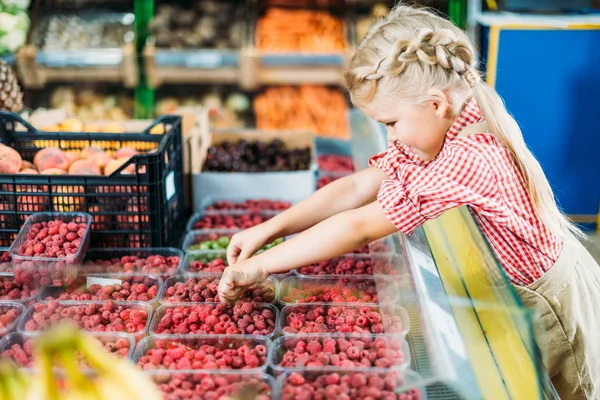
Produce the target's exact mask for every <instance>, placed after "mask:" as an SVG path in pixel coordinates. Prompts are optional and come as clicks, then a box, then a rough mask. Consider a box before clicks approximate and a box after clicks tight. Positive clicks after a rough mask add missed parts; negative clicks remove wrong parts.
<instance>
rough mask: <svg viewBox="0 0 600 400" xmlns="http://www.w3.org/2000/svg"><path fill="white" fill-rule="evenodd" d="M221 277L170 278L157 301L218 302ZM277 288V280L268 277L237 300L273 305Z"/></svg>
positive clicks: (215, 275) (204, 274) (214, 275)
mask: <svg viewBox="0 0 600 400" xmlns="http://www.w3.org/2000/svg"><path fill="white" fill-rule="evenodd" d="M222 275H223V274H221V273H195V274H192V273H187V274H184V275H175V276H172V277H170V278H168V279H167V280H166V281H165V282H164V285H163V287H162V290H161V291H160V294H159V296H158V301H159V302H160V303H161V304H169V303H188V302H189V303H199V302H200V303H201V302H218V301H219V299H218V292H217V287H218V285H219V281H220V279H221V276H222ZM277 288H278V282H277V280H276V279H275V278H273V277H269V278H268V279H267V280H266V281H264V282H262V283H257V284H255V285H252V286H251V287H249V288H248V289H247V290H246V292H244V294H243V295H242V296H241V297H240V298H239V300H241V301H255V302H257V303H274V302H275V301H276V300H277ZM205 291H208V293H206V292H205Z"/></svg>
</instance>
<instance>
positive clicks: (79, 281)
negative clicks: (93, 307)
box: [38, 273, 163, 305]
mask: <svg viewBox="0 0 600 400" xmlns="http://www.w3.org/2000/svg"><path fill="white" fill-rule="evenodd" d="M124 285H126V286H124ZM162 286H163V280H162V279H161V278H160V277H158V276H154V275H144V274H138V273H135V274H123V273H121V274H118V273H95V274H94V273H91V274H83V275H79V276H78V277H77V278H75V281H74V282H73V283H71V284H69V285H68V286H61V287H57V286H46V287H43V288H42V289H41V290H40V291H39V295H38V298H39V299H40V300H72V301H81V300H83V301H89V300H101V301H104V300H114V301H125V302H128V301H137V302H141V303H148V304H150V305H156V304H158V295H159V293H160V290H161V289H162Z"/></svg>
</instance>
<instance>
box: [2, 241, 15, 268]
mask: <svg viewBox="0 0 600 400" xmlns="http://www.w3.org/2000/svg"><path fill="white" fill-rule="evenodd" d="M8 249H9V248H8V247H0V272H13V271H14V269H13V265H12V257H11V256H10V253H9V252H8Z"/></svg>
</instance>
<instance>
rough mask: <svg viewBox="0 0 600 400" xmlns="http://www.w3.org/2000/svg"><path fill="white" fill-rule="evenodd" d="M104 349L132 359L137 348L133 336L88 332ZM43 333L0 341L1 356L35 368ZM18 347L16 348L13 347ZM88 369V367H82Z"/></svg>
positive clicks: (12, 335) (22, 365)
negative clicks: (36, 344) (36, 347)
mask: <svg viewBox="0 0 600 400" xmlns="http://www.w3.org/2000/svg"><path fill="white" fill-rule="evenodd" d="M88 334H89V335H90V336H92V337H93V338H95V339H97V340H98V341H99V342H100V343H101V344H102V346H103V347H104V349H105V350H106V351H108V352H109V353H111V354H114V355H115V356H117V357H119V358H124V359H130V358H131V355H132V354H133V350H134V347H135V340H134V339H133V336H131V335H129V334H127V333H121V332H88ZM40 335H41V332H14V333H11V334H10V335H7V336H5V337H3V338H2V339H0V356H2V357H5V358H8V359H10V360H12V361H14V362H15V363H16V364H17V365H18V366H19V367H21V368H28V369H29V368H35V364H34V363H35V359H34V356H35V351H33V343H34V342H35V339H36V338H37V337H38V336H40ZM27 342H29V343H27ZM13 346H16V347H13ZM82 367H83V368H86V367H87V366H86V365H82Z"/></svg>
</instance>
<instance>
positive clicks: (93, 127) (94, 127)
mask: <svg viewBox="0 0 600 400" xmlns="http://www.w3.org/2000/svg"><path fill="white" fill-rule="evenodd" d="M83 131H84V132H90V133H96V132H100V131H101V129H100V125H98V124H94V123H87V124H85V125H84V126H83Z"/></svg>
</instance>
